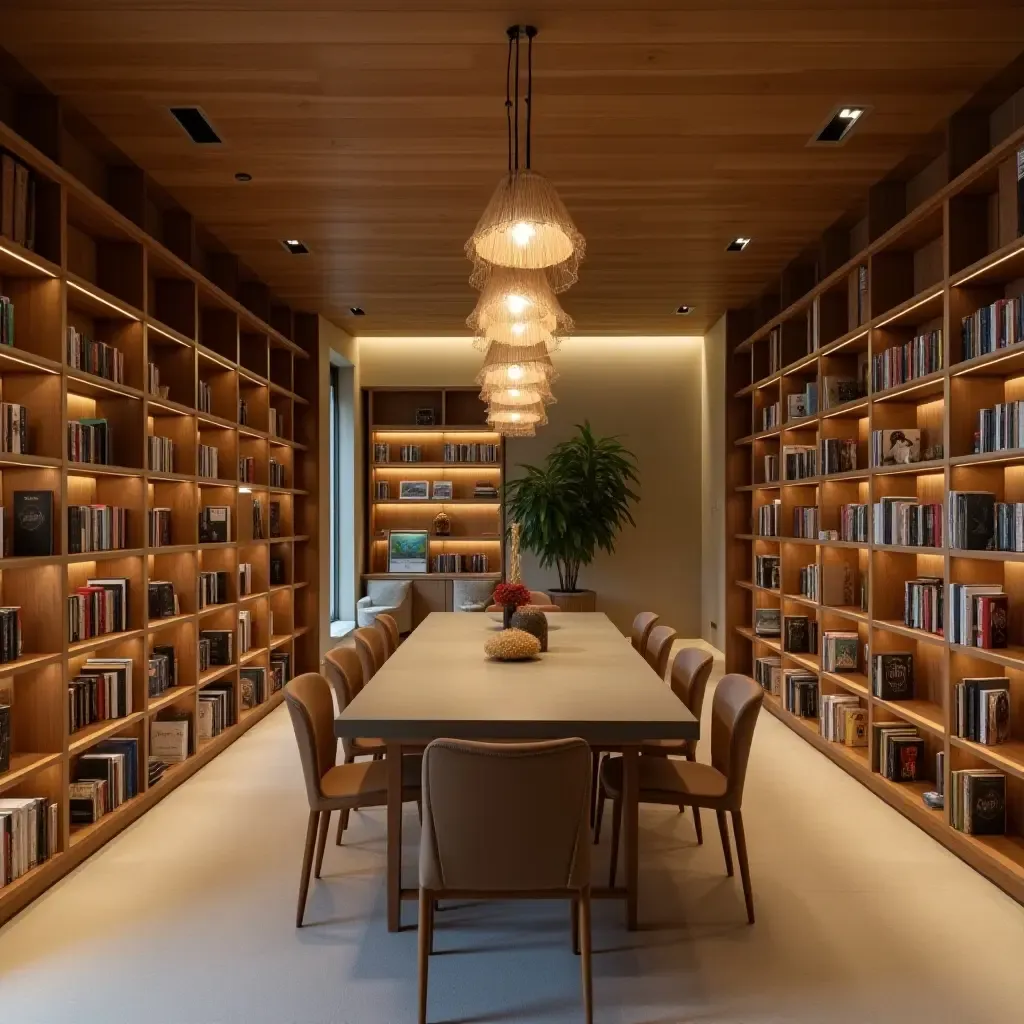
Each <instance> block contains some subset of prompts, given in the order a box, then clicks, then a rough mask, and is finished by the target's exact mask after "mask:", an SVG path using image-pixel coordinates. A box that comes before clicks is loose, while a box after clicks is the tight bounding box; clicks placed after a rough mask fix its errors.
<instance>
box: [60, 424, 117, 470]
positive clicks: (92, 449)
mask: <svg viewBox="0 0 1024 1024" xmlns="http://www.w3.org/2000/svg"><path fill="white" fill-rule="evenodd" d="M113 445H114V438H113V431H112V429H111V427H110V424H108V423H107V421H106V420H105V419H81V420H72V421H71V422H70V423H69V424H68V458H69V459H70V460H71V461H72V462H84V463H90V464H91V465H99V466H110V465H113V462H114V447H113Z"/></svg>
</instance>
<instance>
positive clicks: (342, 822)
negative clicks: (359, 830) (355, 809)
mask: <svg viewBox="0 0 1024 1024" xmlns="http://www.w3.org/2000/svg"><path fill="white" fill-rule="evenodd" d="M347 828H348V811H347V810H345V811H341V812H340V813H339V814H338V838H337V839H336V840H335V846H341V837H342V836H343V835H344V834H345V829H347Z"/></svg>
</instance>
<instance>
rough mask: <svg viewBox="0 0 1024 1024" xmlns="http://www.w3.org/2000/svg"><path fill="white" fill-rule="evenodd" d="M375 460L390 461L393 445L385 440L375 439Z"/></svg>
mask: <svg viewBox="0 0 1024 1024" xmlns="http://www.w3.org/2000/svg"><path fill="white" fill-rule="evenodd" d="M373 461H374V462H390V461H391V445H390V444H388V443H387V442H385V441H375V442H374V444H373Z"/></svg>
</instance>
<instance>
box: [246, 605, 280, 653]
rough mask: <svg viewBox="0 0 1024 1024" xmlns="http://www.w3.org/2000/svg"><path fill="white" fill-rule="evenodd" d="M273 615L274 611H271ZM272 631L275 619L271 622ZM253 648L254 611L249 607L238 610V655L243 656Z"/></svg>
mask: <svg viewBox="0 0 1024 1024" xmlns="http://www.w3.org/2000/svg"><path fill="white" fill-rule="evenodd" d="M270 614H271V617H273V614H274V613H273V612H271V613H270ZM270 631H271V633H273V631H274V626H273V621H271V624H270ZM251 649H252V612H251V611H249V609H248V608H240V609H239V610H238V656H239V657H241V656H242V655H243V654H245V653H247V652H248V651H249V650H251Z"/></svg>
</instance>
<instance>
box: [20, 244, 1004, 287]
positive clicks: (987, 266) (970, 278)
mask: <svg viewBox="0 0 1024 1024" xmlns="http://www.w3.org/2000/svg"><path fill="white" fill-rule="evenodd" d="M5 251H6V250H5ZM1022 252H1024V247H1021V246H1018V247H1017V248H1016V249H1014V250H1013V252H1008V253H1007V254H1006V255H1005V256H1000V257H999V259H997V260H993V261H992V262H991V263H986V264H985V266H983V267H980V268H979V269H978V270H976V271H974V273H973V274H968V275H967V276H966V277H962V278H960V280H959V281H957V282H956V284H955V285H954V287H955V288H959V287H960V285H962V284H967V282H968V281H973V280H974V279H975V278H976V277H980V276H981V275H982V274H987V273H988V272H989V271H990V270H991V269H992V268H993V267H998V266H999V264H1000V263H1005V262H1006V261H1007V260H1012V259H1013V258H1014V257H1016V256H1020V255H1021V253H1022Z"/></svg>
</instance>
